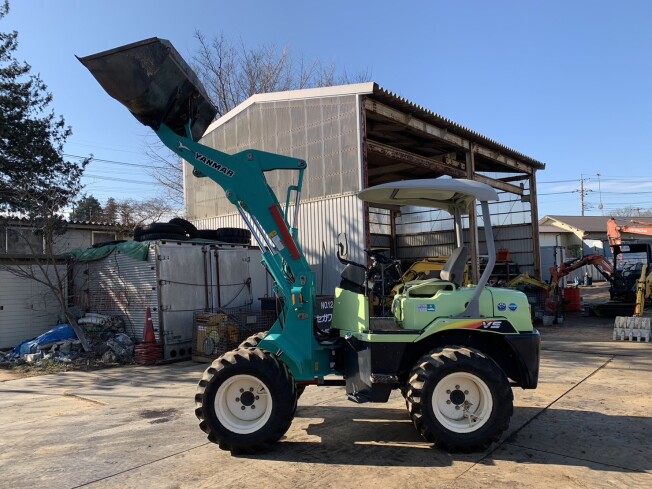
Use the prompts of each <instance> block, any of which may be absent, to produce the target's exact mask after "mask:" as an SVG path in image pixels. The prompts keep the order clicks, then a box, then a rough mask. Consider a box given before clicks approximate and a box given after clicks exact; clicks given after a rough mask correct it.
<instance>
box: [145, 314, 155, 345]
mask: <svg viewBox="0 0 652 489" xmlns="http://www.w3.org/2000/svg"><path fill="white" fill-rule="evenodd" d="M143 343H156V336H154V323H153V322H152V310H151V309H150V308H149V307H148V308H147V311H146V312H145V328H144V329H143Z"/></svg>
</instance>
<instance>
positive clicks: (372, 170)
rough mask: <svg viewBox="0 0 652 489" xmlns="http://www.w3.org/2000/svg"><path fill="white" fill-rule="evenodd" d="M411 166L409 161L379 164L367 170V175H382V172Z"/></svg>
mask: <svg viewBox="0 0 652 489" xmlns="http://www.w3.org/2000/svg"><path fill="white" fill-rule="evenodd" d="M409 168H412V165H410V164H409V163H396V164H393V165H379V166H375V167H373V168H369V169H368V170H367V175H369V176H370V177H375V176H376V175H383V174H384V173H391V172H395V171H401V170H407V169H409Z"/></svg>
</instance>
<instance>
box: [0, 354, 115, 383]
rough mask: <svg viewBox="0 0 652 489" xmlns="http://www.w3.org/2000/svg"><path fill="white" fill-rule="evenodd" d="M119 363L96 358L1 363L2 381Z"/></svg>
mask: <svg viewBox="0 0 652 489" xmlns="http://www.w3.org/2000/svg"><path fill="white" fill-rule="evenodd" d="M120 366H122V364H118V363H104V362H102V361H99V360H96V359H79V360H78V361H75V362H70V363H61V362H56V361H53V360H44V361H42V362H41V363H40V364H38V365H36V364H29V363H22V364H20V365H15V364H9V365H7V364H0V382H6V381H7V380H15V379H22V378H25V377H36V376H39V375H48V374H57V373H61V372H89V371H92V370H103V369H106V368H115V367H120Z"/></svg>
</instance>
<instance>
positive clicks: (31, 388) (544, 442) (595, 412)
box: [0, 314, 652, 489]
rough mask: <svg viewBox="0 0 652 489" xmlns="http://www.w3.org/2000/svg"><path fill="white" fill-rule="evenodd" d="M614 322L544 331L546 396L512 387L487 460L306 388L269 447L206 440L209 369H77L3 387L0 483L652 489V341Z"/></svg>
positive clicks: (335, 395)
mask: <svg viewBox="0 0 652 489" xmlns="http://www.w3.org/2000/svg"><path fill="white" fill-rule="evenodd" d="M612 325H613V320H610V319H605V318H590V317H582V316H580V315H579V314H575V315H574V316H573V315H570V316H567V317H566V321H565V322H564V324H563V325H562V326H553V327H546V328H541V330H542V335H543V354H542V366H541V377H540V385H539V388H538V389H536V390H534V391H523V390H521V389H515V391H514V393H515V412H514V417H513V418H512V422H511V425H510V429H509V431H508V433H506V434H505V436H503V438H502V440H501V442H500V443H499V444H497V445H494V446H493V447H492V448H491V449H490V450H488V451H486V452H484V453H475V454H470V455H459V454H448V453H445V452H443V451H440V450H437V449H433V448H432V447H431V446H430V445H429V444H428V443H425V442H423V441H422V440H421V439H420V438H419V437H418V436H417V433H416V431H415V429H414V428H413V427H412V425H411V423H410V421H409V417H408V415H407V411H406V409H405V405H404V402H403V399H402V398H401V396H400V394H398V393H394V394H393V395H392V397H391V399H390V402H389V403H386V404H379V405H372V404H367V405H355V404H352V403H350V402H348V401H346V400H345V399H344V394H343V390H342V389H341V388H316V387H309V388H308V389H306V392H305V393H304V395H303V397H302V398H301V400H300V403H299V408H298V410H297V414H296V418H295V420H294V422H293V424H292V427H291V428H290V430H289V432H288V433H287V436H286V437H285V438H284V439H283V440H282V441H281V442H280V443H279V444H278V445H277V446H276V447H275V449H274V450H273V451H271V452H270V453H266V454H263V455H257V456H240V457H233V456H231V455H230V454H229V453H228V452H223V451H220V450H219V449H218V448H217V446H216V445H214V444H212V443H208V442H207V440H206V438H205V436H204V434H203V433H202V432H201V431H200V430H199V428H198V426H197V420H196V418H195V415H194V412H193V409H194V405H193V397H194V392H195V386H196V382H197V381H198V379H199V377H200V376H201V372H202V371H203V370H204V368H205V365H199V364H194V363H192V362H185V363H177V364H173V365H165V366H157V367H127V368H119V369H110V370H103V371H95V372H68V373H63V374H57V375H45V376H41V377H31V378H24V379H16V380H7V381H5V382H0V413H1V414H0V416H1V420H2V423H1V425H0V426H1V428H0V429H1V430H2V450H0V487H7V488H9V487H11V488H22V487H30V488H37V487H48V488H49V487H62V488H64V487H68V488H72V487H92V488H104V487H107V488H114V487H115V488H131V487H134V488H135V487H139V488H142V487H156V488H181V487H192V488H196V487H221V488H231V487H252V486H258V485H266V486H268V487H270V488H271V487H273V488H285V487H288V488H290V487H291V488H297V487H320V488H329V487H333V488H342V487H356V488H366V487H377V488H378V487H405V488H411V489H413V488H430V487H465V488H475V487H478V488H479V487H487V486H490V487H519V488H520V487H546V488H560V487H569V488H580V487H581V488H587V487H589V488H594V487H598V488H599V487H622V488H631V487H646V488H649V487H652V417H651V416H652V396H651V392H652V376H651V375H650V373H651V372H652V343H636V342H635V343H630V342H628V341H625V342H622V341H613V340H612V339H611V331H612Z"/></svg>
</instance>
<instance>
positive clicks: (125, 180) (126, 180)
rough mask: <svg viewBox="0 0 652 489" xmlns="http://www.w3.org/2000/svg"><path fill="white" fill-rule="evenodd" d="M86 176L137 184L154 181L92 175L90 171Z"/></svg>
mask: <svg viewBox="0 0 652 489" xmlns="http://www.w3.org/2000/svg"><path fill="white" fill-rule="evenodd" d="M84 176H85V177H87V178H97V179H99V180H111V181H112V182H125V183H134V184H138V185H154V184H156V182H145V181H143V180H132V179H127V178H117V177H107V176H104V175H92V174H90V173H86V174H84Z"/></svg>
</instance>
